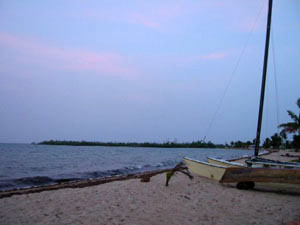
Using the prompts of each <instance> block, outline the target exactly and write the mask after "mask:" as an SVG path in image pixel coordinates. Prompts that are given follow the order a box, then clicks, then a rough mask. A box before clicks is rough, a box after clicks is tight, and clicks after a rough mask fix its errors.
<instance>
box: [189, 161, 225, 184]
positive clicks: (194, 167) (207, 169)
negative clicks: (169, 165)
mask: <svg viewBox="0 0 300 225" xmlns="http://www.w3.org/2000/svg"><path fill="white" fill-rule="evenodd" d="M184 162H185V164H186V165H187V167H188V169H189V171H190V172H191V173H193V174H196V175H199V176H202V177H207V178H210V179H213V180H217V181H220V180H221V178H222V177H223V175H224V173H225V170H226V167H225V166H220V165H215V164H211V163H206V162H202V161H198V160H194V159H190V158H184Z"/></svg>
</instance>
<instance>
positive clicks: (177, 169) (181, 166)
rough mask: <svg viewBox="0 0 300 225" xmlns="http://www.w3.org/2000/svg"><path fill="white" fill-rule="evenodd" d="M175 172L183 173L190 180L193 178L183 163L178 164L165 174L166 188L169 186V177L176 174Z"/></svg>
mask: <svg viewBox="0 0 300 225" xmlns="http://www.w3.org/2000/svg"><path fill="white" fill-rule="evenodd" d="M177 172H180V173H183V174H185V175H187V176H188V177H189V178H190V179H193V178H194V177H193V176H192V175H191V174H190V171H189V170H188V168H187V166H186V165H185V163H184V162H183V161H182V162H180V163H178V164H177V165H176V166H175V167H174V168H173V169H171V170H170V171H167V173H166V186H169V181H170V179H171V177H172V176H173V175H174V174H176V173H177Z"/></svg>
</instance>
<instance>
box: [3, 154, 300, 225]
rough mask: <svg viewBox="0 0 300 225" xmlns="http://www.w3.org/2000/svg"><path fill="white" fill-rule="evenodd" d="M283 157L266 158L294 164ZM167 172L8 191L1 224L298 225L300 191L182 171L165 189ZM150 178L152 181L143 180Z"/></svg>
mask: <svg viewBox="0 0 300 225" xmlns="http://www.w3.org/2000/svg"><path fill="white" fill-rule="evenodd" d="M283 153H284V154H286V153H287V151H279V152H274V153H273V154H268V155H266V156H264V157H268V158H278V157H281V159H283V160H290V158H289V157H286V156H285V155H282V154H283ZM291 154H293V155H297V156H298V155H299V156H300V153H294V152H293V153H291ZM166 171H167V170H161V171H155V172H153V171H151V172H148V173H140V174H134V175H129V176H122V177H121V176H120V177H111V178H105V179H99V180H98V179H96V180H89V181H86V182H83V183H81V182H74V183H70V184H64V185H66V186H63V184H60V185H56V186H55V188H57V189H55V188H54V187H51V186H48V187H47V188H50V189H49V190H43V189H44V187H42V188H40V189H37V188H36V189H28V190H23V191H20V190H19V193H16V192H18V191H17V190H16V191H15V193H14V194H13V195H10V196H8V195H9V193H8V192H7V193H6V194H7V196H5V197H3V198H1V199H0V224H1V225H16V224H22V225H39V224H45V225H52V224H73V225H80V224H100V225H102V224H103V225H104V224H122V225H134V224H135V225H137V224H138V225H152V224H155V225H159V224H166V225H169V224H170V225H171V224H172V225H182V224H189V225H198V224H205V225H210V224H211V225H212V224H213V225H240V224H243V225H253V224H264V225H291V224H293V225H299V224H300V205H299V202H300V193H299V194H293V193H289V192H281V191H276V190H270V189H264V187H256V188H255V189H253V190H239V189H237V188H235V187H233V186H231V185H223V184H220V183H219V182H216V181H215V180H211V179H208V178H204V177H200V176H196V175H195V176H194V179H192V180H190V179H189V178H188V177H187V176H185V175H183V174H181V173H178V174H177V175H176V176H174V177H172V179H171V180H170V182H169V186H168V187H166V186H165V182H166V176H165V174H164V173H165V172H166ZM147 177H148V178H150V177H151V179H150V182H141V181H140V179H143V178H147ZM148 181H149V179H148ZM100 184H101V185H100ZM51 189H52V190H51ZM2 194H4V193H2ZM10 194H12V192H11V193H10Z"/></svg>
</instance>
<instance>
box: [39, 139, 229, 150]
mask: <svg viewBox="0 0 300 225" xmlns="http://www.w3.org/2000/svg"><path fill="white" fill-rule="evenodd" d="M33 144H37V145H66V146H109V147H151V148H225V145H222V144H214V143H212V142H202V141H196V142H190V143H176V142H165V143H155V142H143V143H137V142H89V141H59V140H50V141H42V142H39V143H33Z"/></svg>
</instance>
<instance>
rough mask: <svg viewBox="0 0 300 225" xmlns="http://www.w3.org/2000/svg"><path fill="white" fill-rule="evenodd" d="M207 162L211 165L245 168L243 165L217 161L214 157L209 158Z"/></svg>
mask: <svg viewBox="0 0 300 225" xmlns="http://www.w3.org/2000/svg"><path fill="white" fill-rule="evenodd" d="M207 161H208V162H209V163H211V164H216V165H220V166H225V167H245V166H244V165H243V164H242V163H235V162H229V161H226V160H222V159H216V158H213V157H207Z"/></svg>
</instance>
